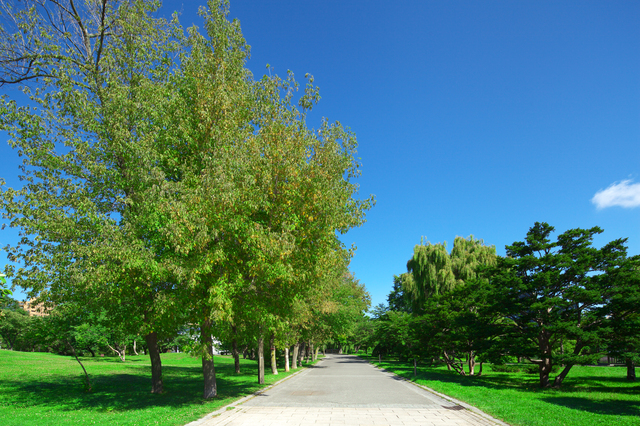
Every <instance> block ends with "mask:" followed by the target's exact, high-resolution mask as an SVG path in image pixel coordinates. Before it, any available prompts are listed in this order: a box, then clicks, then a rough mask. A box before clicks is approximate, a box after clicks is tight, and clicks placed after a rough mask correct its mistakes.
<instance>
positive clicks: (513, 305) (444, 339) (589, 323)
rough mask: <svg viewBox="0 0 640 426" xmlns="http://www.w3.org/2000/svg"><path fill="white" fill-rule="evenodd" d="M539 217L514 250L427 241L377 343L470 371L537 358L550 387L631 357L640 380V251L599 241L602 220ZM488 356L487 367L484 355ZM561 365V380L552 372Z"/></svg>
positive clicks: (631, 372)
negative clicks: (584, 223)
mask: <svg viewBox="0 0 640 426" xmlns="http://www.w3.org/2000/svg"><path fill="white" fill-rule="evenodd" d="M553 231H554V228H553V227H552V226H550V225H548V224H547V223H536V224H535V225H534V226H533V227H532V228H530V229H529V232H528V233H527V236H526V239H525V240H524V241H520V242H515V243H514V244H512V245H510V246H507V247H506V251H507V255H506V256H505V257H500V256H497V255H496V252H495V248H494V247H492V246H485V245H484V244H483V242H482V240H476V239H474V238H473V237H469V238H468V239H464V238H460V237H458V238H456V240H455V242H454V247H453V249H452V250H451V253H448V252H447V250H446V246H445V245H444V244H435V245H434V244H429V243H427V244H424V243H422V244H420V245H418V246H416V247H415V249H414V254H413V257H412V258H411V259H410V260H409V262H408V264H407V269H408V272H407V273H405V274H402V275H400V276H397V277H395V279H394V289H393V290H392V292H391V293H390V295H389V309H388V310H382V311H380V310H379V312H378V314H377V316H376V317H377V319H378V321H376V325H377V329H376V334H375V338H376V339H377V340H376V343H377V350H378V351H380V352H395V353H397V354H398V355H400V356H403V357H405V358H409V359H410V358H420V357H423V358H424V357H427V358H432V359H437V360H441V361H443V362H445V363H446V364H447V365H448V367H449V369H453V370H455V371H457V372H458V373H460V374H462V375H473V374H481V373H482V363H483V362H492V363H497V364H503V363H505V362H507V361H509V360H515V359H518V360H527V361H528V362H530V363H532V364H533V365H535V366H537V368H538V373H539V377H540V386H541V387H549V386H555V387H559V386H561V384H562V382H563V380H564V379H565V377H566V376H567V374H568V373H569V371H570V370H571V368H572V366H574V365H576V364H591V363H596V362H598V360H599V359H600V358H601V357H603V356H614V357H618V358H622V359H624V360H625V362H626V364H627V371H628V373H627V377H628V379H629V380H635V367H634V366H635V364H637V363H638V362H639V361H640V328H639V327H638V325H640V324H639V322H638V321H639V320H640V257H639V256H633V257H629V256H627V251H626V247H625V245H624V244H625V240H624V239H619V240H616V241H612V242H610V243H609V244H606V245H605V246H603V247H602V248H599V249H598V248H595V247H593V246H592V241H593V237H594V236H595V235H596V234H599V233H601V232H602V230H601V229H600V228H598V227H594V228H591V229H572V230H569V231H566V232H564V233H562V234H560V235H558V237H557V239H556V240H553V239H552V238H551V236H552V233H553ZM478 361H479V362H480V366H479V371H477V370H476V369H475V368H476V363H477V362H478ZM558 367H561V368H560V370H559V372H558V374H557V375H556V376H555V378H553V380H551V378H550V375H551V374H552V373H553V372H554V371H556V370H557V369H558Z"/></svg>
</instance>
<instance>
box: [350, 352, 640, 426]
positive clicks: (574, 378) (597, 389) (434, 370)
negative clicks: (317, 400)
mask: <svg viewBox="0 0 640 426" xmlns="http://www.w3.org/2000/svg"><path fill="white" fill-rule="evenodd" d="M360 356H361V357H362V358H365V359H367V360H369V361H370V362H372V363H373V364H374V365H378V359H377V357H375V358H373V357H371V356H366V355H362V354H360ZM380 367H381V368H384V369H386V370H388V371H392V372H394V373H396V374H397V375H399V376H402V377H405V378H407V379H411V380H412V381H415V382H417V383H419V384H421V385H425V386H428V387H430V388H432V389H434V390H436V391H438V392H441V393H443V394H446V395H449V396H452V397H454V398H456V399H459V400H461V401H464V402H466V403H468V404H471V405H473V406H475V407H478V408H479V409H481V410H482V411H484V412H486V413H488V414H490V415H492V416H494V417H496V418H498V419H500V420H503V421H504V422H506V423H509V424H511V425H514V426H516V425H517V426H549V425H562V426H565V425H566V426H596V425H606V426H613V425H615V426H631V425H634V426H638V425H640V383H637V382H636V383H629V382H627V381H626V373H627V371H626V369H625V368H622V367H581V366H575V367H573V368H572V369H571V371H570V372H569V375H568V376H567V378H566V379H565V380H564V383H563V385H562V388H560V389H545V390H541V389H540V388H539V387H538V376H537V375H532V374H525V373H498V372H493V371H491V366H486V365H485V368H484V371H483V375H482V376H481V377H462V376H459V375H458V374H457V373H455V372H450V371H447V368H446V367H445V366H443V367H425V366H418V377H417V379H414V377H413V364H412V363H411V364H409V363H402V362H397V361H385V360H383V361H382V363H381V364H380ZM477 368H478V366H476V369H477Z"/></svg>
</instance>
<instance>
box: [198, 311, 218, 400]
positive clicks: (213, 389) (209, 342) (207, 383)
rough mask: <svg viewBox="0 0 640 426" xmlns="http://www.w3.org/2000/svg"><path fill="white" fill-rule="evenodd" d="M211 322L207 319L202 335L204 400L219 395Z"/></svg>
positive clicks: (201, 330)
mask: <svg viewBox="0 0 640 426" xmlns="http://www.w3.org/2000/svg"><path fill="white" fill-rule="evenodd" d="M211 325H212V324H211V320H210V319H209V318H207V319H205V320H204V322H203V324H202V328H201V329H200V335H201V339H202V343H203V344H204V355H203V356H202V375H203V377H204V392H203V393H202V397H203V398H204V399H211V398H214V397H215V396H216V395H217V394H218V388H217V385H216V369H215V366H214V365H213V338H212V337H211Z"/></svg>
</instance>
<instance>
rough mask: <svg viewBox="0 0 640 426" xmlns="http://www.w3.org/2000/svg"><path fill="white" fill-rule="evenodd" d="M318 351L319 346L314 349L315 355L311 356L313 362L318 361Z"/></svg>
mask: <svg viewBox="0 0 640 426" xmlns="http://www.w3.org/2000/svg"><path fill="white" fill-rule="evenodd" d="M319 350H320V346H317V347H316V353H315V355H314V356H313V360H314V361H315V360H317V359H318V351H319Z"/></svg>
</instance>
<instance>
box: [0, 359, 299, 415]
mask: <svg viewBox="0 0 640 426" xmlns="http://www.w3.org/2000/svg"><path fill="white" fill-rule="evenodd" d="M81 360H82V362H83V363H84V365H85V368H86V369H87V371H88V372H89V375H90V377H91V381H92V384H93V392H91V393H85V392H84V387H83V377H84V376H83V373H82V369H81V368H80V365H79V364H78V362H77V361H76V360H75V359H74V358H73V357H68V356H59V355H53V354H48V353H26V352H13V351H7V350H0V425H2V426H14V425H15V426H29V425H38V426H45V425H56V426H57V425H184V424H186V423H189V422H191V421H193V420H197V419H199V418H201V417H203V416H205V415H206V414H208V413H210V412H212V411H215V410H217V409H218V408H220V407H222V406H224V405H226V404H229V403H231V402H233V401H234V400H236V399H238V398H241V397H242V396H245V395H247V394H250V393H252V392H255V391H256V390H258V389H260V388H261V387H263V386H259V385H258V384H257V382H258V373H257V364H256V361H251V360H244V359H241V360H240V363H241V364H240V365H241V370H242V374H238V375H236V374H235V373H234V367H233V359H232V358H231V357H230V356H216V357H215V358H214V361H215V365H216V378H217V384H218V397H216V398H214V399H213V400H210V401H205V400H203V399H202V389H203V386H204V384H203V383H204V382H203V380H202V364H201V361H200V359H199V358H192V357H190V356H189V355H187V354H162V367H163V368H162V373H163V379H164V387H165V393H164V394H162V395H153V394H151V393H150V390H151V364H150V362H149V357H148V356H142V355H141V356H127V361H126V362H124V363H123V362H121V361H120V360H119V359H118V358H117V357H104V358H98V357H96V358H91V357H83V358H81ZM281 361H282V362H284V360H281ZM266 370H267V371H266V374H265V382H266V385H269V384H271V383H274V382H276V381H278V380H280V379H282V378H284V377H286V376H288V375H290V374H292V373H293V371H292V372H290V373H284V367H283V366H279V368H278V370H279V373H280V374H278V375H277V376H273V375H271V374H270V372H271V370H270V369H269V367H267V368H266ZM298 370H299V369H298Z"/></svg>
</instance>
